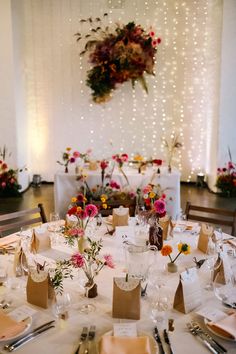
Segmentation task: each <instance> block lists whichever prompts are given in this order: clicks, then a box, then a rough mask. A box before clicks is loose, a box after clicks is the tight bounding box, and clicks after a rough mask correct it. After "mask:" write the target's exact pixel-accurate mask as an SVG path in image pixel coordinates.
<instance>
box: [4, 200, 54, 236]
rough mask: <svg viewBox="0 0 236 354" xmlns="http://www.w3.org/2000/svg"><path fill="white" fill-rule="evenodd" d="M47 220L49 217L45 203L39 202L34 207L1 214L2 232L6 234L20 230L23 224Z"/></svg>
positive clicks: (33, 223) (34, 223)
mask: <svg viewBox="0 0 236 354" xmlns="http://www.w3.org/2000/svg"><path fill="white" fill-rule="evenodd" d="M46 222H47V218H46V214H45V211H44V208H43V204H38V207H37V208H34V209H27V210H21V211H17V212H14V213H8V214H3V215H0V232H1V233H2V234H3V235H4V236H5V235H6V234H9V233H12V232H14V231H16V230H19V229H20V228H21V227H23V226H27V225H29V226H30V225H36V224H40V223H46Z"/></svg>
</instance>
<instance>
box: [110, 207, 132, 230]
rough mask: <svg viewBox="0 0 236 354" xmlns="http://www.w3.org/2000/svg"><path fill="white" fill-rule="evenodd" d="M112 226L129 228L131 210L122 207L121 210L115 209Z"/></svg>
mask: <svg viewBox="0 0 236 354" xmlns="http://www.w3.org/2000/svg"><path fill="white" fill-rule="evenodd" d="M112 216H113V217H112V226H113V228H115V227H116V226H127V225H128V222H129V208H124V207H122V206H120V207H119V208H114V209H113V213H112Z"/></svg>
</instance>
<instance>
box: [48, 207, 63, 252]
mask: <svg viewBox="0 0 236 354" xmlns="http://www.w3.org/2000/svg"><path fill="white" fill-rule="evenodd" d="M59 220H60V216H59V214H58V213H56V212H52V213H50V215H49V221H50V223H49V225H48V231H49V232H52V244H53V245H55V246H56V245H57V244H58V243H59V241H60V240H59V237H58V235H57V233H58V232H59V231H60V230H61V227H60V225H59V223H58V221H59Z"/></svg>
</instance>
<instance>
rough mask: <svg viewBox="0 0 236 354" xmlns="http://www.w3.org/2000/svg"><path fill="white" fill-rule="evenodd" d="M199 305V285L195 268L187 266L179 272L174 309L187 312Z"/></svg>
mask: <svg viewBox="0 0 236 354" xmlns="http://www.w3.org/2000/svg"><path fill="white" fill-rule="evenodd" d="M200 305H201V287H200V282H199V279H198V275H197V270H196V268H189V269H187V270H186V271H185V272H182V273H181V274H180V281H179V284H178V287H177V290H176V293H175V297H174V305H173V307H174V309H176V310H178V311H180V312H183V313H189V312H191V311H192V310H194V309H195V308H196V307H198V306H200Z"/></svg>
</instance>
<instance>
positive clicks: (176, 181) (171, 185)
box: [54, 167, 180, 218]
mask: <svg viewBox="0 0 236 354" xmlns="http://www.w3.org/2000/svg"><path fill="white" fill-rule="evenodd" d="M124 171H125V173H126V175H127V177H128V180H129V184H130V186H131V187H132V188H133V190H134V191H136V190H137V188H143V187H144V186H146V185H147V184H148V183H150V182H151V183H153V184H160V186H161V189H162V191H163V193H165V194H166V201H167V212H168V214H169V215H171V216H172V217H174V218H175V217H176V216H177V215H178V214H179V213H180V173H179V171H178V170H176V169H174V170H173V172H172V173H171V174H170V173H168V172H167V169H166V168H165V167H163V168H161V173H160V174H158V175H157V174H155V175H154V171H156V169H155V170H154V169H153V168H148V169H147V170H146V171H145V173H144V174H139V173H138V172H137V170H136V169H133V168H125V169H124ZM86 173H87V174H88V177H87V183H88V185H89V187H90V188H93V187H96V185H98V184H101V173H100V171H89V170H88V171H86ZM112 179H113V180H115V181H116V182H117V183H119V184H120V185H121V186H124V185H125V183H126V181H125V178H124V176H122V174H121V173H120V172H119V171H118V170H117V171H116V170H115V171H114V173H113V175H112ZM80 185H81V183H80V182H79V181H76V175H75V174H71V173H57V174H55V176H54V200H55V211H56V212H58V213H59V215H60V217H61V218H64V217H65V215H66V211H67V209H68V206H69V204H70V200H71V198H72V197H73V196H76V194H77V193H78V189H79V187H80Z"/></svg>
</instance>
